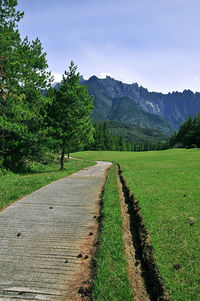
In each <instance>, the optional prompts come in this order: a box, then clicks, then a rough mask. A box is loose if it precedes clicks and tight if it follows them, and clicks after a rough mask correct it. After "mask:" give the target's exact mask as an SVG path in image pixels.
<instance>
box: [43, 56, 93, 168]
mask: <svg viewBox="0 0 200 301" xmlns="http://www.w3.org/2000/svg"><path fill="white" fill-rule="evenodd" d="M79 76H80V75H79V73H77V66H76V65H75V64H74V63H73V61H71V63H70V66H69V71H68V72H67V71H65V73H64V75H63V79H62V81H61V84H60V85H59V89H58V90H57V91H56V92H55V97H54V99H53V102H52V105H51V107H50V109H49V125H50V133H51V136H52V139H53V141H54V145H55V147H56V149H58V150H60V152H61V159H60V165H61V170H62V169H64V157H65V154H66V153H68V155H69V153H70V152H72V151H73V150H74V149H75V148H76V146H77V145H80V144H81V143H83V144H86V143H91V141H92V137H93V127H92V124H91V121H90V114H91V112H92V110H93V107H94V106H93V97H89V94H88V89H87V86H86V85H80V84H79Z"/></svg>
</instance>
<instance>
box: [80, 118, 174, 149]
mask: <svg viewBox="0 0 200 301" xmlns="http://www.w3.org/2000/svg"><path fill="white" fill-rule="evenodd" d="M168 146H169V145H168V142H162V141H159V142H144V143H134V142H131V141H127V140H126V139H125V138H124V136H123V135H120V136H116V135H112V134H111V133H110V131H109V128H108V122H107V121H104V122H100V123H97V122H95V123H94V142H93V143H92V144H90V146H89V148H88V147H86V148H85V149H92V150H97V151H102V150H114V151H149V150H163V149H167V148H168Z"/></svg>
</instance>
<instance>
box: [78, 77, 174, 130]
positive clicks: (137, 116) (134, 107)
mask: <svg viewBox="0 0 200 301" xmlns="http://www.w3.org/2000/svg"><path fill="white" fill-rule="evenodd" d="M112 81H114V83H115V80H112ZM84 83H85V84H86V85H87V86H88V90H89V93H90V94H91V95H94V107H95V108H94V111H93V113H92V118H93V119H95V120H113V121H116V122H121V123H124V124H132V125H136V126H140V127H142V128H154V129H157V130H160V131H162V132H163V133H165V134H168V135H169V134H171V133H172V132H173V131H174V128H173V126H171V125H170V124H169V123H168V122H167V121H166V120H164V119H163V118H161V117H160V116H158V115H156V114H152V113H149V112H147V111H145V110H143V109H142V108H141V107H140V106H139V105H138V104H137V103H136V102H135V101H134V100H133V99H131V98H130V97H127V96H125V97H124V96H122V95H121V94H122V93H120V89H115V90H114V88H112V86H110V84H109V85H107V82H106V81H105V80H101V79H98V78H97V77H95V76H93V77H91V78H90V79H89V80H88V81H85V82H84ZM122 88H123V84H122ZM123 93H125V92H123ZM117 94H119V97H115V95H117Z"/></svg>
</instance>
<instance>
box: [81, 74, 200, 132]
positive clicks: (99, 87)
mask: <svg viewBox="0 0 200 301" xmlns="http://www.w3.org/2000/svg"><path fill="white" fill-rule="evenodd" d="M84 83H85V84H86V85H87V86H88V89H89V92H90V94H93V95H94V96H95V98H94V104H95V109H94V112H93V117H94V118H96V119H104V120H106V119H109V120H110V118H113V116H115V120H117V118H118V116H120V119H121V121H122V122H125V121H126V123H134V122H136V123H135V124H137V125H141V126H145V127H149V123H150V126H151V127H152V123H154V125H153V127H154V128H158V129H161V130H162V131H163V132H165V133H167V132H170V131H171V130H170V129H169V128H170V126H169V125H167V123H166V121H168V122H169V123H170V124H171V125H172V127H171V129H172V128H176V129H178V128H179V126H180V124H181V123H183V122H184V121H185V120H186V119H187V118H188V117H189V115H194V114H197V113H199V112H200V93H193V92H192V91H190V90H185V91H184V92H183V93H180V92H173V93H168V94H162V93H157V92H149V91H148V90H147V89H145V88H143V87H139V86H138V84H137V83H134V84H124V83H122V82H121V81H118V80H115V79H113V78H111V77H108V76H107V77H106V78H105V79H99V78H97V77H96V76H92V77H91V78H90V79H89V80H87V81H84ZM127 98H129V99H130V100H133V101H134V102H132V103H131V101H130V100H129V101H128V100H127ZM116 99H118V100H116ZM119 99H121V100H120V101H119ZM121 102H122V103H121ZM136 104H137V105H138V106H139V107H140V108H141V109H142V110H144V111H146V112H149V113H152V114H156V115H158V116H160V119H158V124H159V125H155V124H156V120H154V121H151V122H150V119H151V118H150V115H149V118H150V119H149V118H147V115H146V117H144V116H143V117H144V119H142V120H140V121H139V120H137V121H136V117H137V116H136V115H134V111H135V110H136ZM118 106H119V107H120V109H119V107H118ZM125 106H128V108H129V113H128V112H127V109H126V108H125ZM117 107H118V108H117ZM113 111H115V114H114V113H113ZM120 111H123V112H126V114H125V115H124V116H122V114H121V113H120ZM138 113H139V111H138V110H137V114H138ZM118 114H119V115H118ZM127 114H128V115H127ZM141 114H142V112H140V116H141ZM131 115H132V118H131ZM153 116H154V115H151V117H152V119H155V117H153ZM127 117H128V119H126V118H127ZM145 118H147V119H145ZM163 118H164V119H165V122H164V121H163ZM111 120H113V119H111ZM131 120H132V121H131ZM133 120H135V121H134V122H133ZM144 121H146V122H147V124H146V125H145V124H144ZM162 121H163V125H161V123H162ZM164 124H165V125H164ZM165 127H166V128H165ZM164 128H165V130H164Z"/></svg>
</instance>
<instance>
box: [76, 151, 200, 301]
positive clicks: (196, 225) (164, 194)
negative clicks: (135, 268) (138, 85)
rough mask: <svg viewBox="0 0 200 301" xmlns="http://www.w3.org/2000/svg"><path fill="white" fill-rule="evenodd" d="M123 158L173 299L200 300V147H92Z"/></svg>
mask: <svg viewBox="0 0 200 301" xmlns="http://www.w3.org/2000/svg"><path fill="white" fill-rule="evenodd" d="M73 156H76V157H79V158H83V159H86V160H104V161H112V162H118V163H119V164H120V166H121V169H122V172H123V175H124V176H125V178H126V180H127V183H128V185H129V188H130V190H131V191H132V192H133V194H134V196H135V198H136V199H138V200H139V204H140V206H141V209H142V213H143V216H144V219H145V223H146V227H147V230H148V231H149V233H150V236H151V243H152V245H153V249H154V258H155V260H156V262H157V266H158V268H159V271H160V274H161V277H162V278H163V280H164V283H165V286H166V288H167V292H168V294H169V296H170V299H171V300H181V301H183V300H186V301H188V300H199V299H200V290H199V287H200V275H199V271H200V261H199V255H200V252H199V250H200V248H199V246H200V235H199V233H200V150H199V149H192V150H186V149H172V150H166V151H149V152H111V151H102V152H95V151H87V152H79V153H76V154H73Z"/></svg>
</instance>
